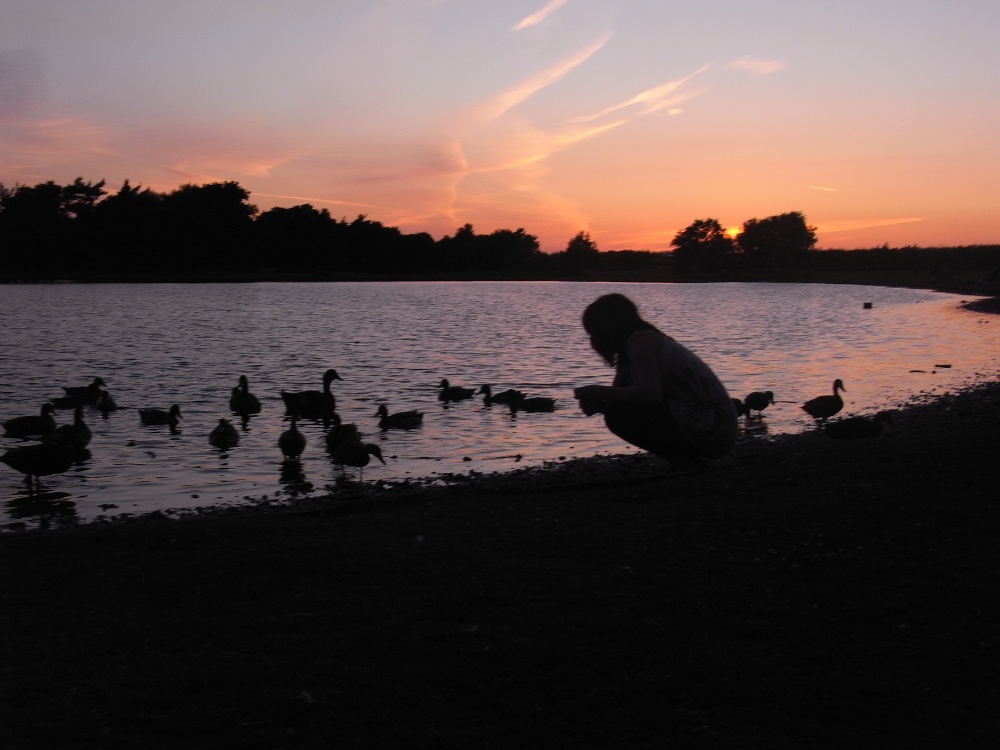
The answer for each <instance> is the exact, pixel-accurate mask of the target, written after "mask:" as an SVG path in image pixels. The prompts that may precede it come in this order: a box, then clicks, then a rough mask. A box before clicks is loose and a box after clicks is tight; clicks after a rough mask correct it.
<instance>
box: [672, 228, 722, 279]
mask: <svg viewBox="0 0 1000 750" xmlns="http://www.w3.org/2000/svg"><path fill="white" fill-rule="evenodd" d="M670 244H671V246H672V247H673V248H674V253H673V257H674V268H675V269H676V270H678V271H690V270H693V269H697V270H700V271H717V270H719V269H720V268H722V267H723V265H724V264H725V261H726V256H727V255H729V253H730V252H731V251H732V249H733V241H732V240H731V239H730V238H729V235H727V234H726V232H725V230H724V229H723V228H722V225H721V224H719V222H718V220H717V219H696V220H695V221H694V222H693V223H692V224H691V225H690V226H688V227H687V228H686V229H683V230H681V231H680V232H678V233H677V234H676V235H675V236H674V239H673V241H672V242H671V243H670Z"/></svg>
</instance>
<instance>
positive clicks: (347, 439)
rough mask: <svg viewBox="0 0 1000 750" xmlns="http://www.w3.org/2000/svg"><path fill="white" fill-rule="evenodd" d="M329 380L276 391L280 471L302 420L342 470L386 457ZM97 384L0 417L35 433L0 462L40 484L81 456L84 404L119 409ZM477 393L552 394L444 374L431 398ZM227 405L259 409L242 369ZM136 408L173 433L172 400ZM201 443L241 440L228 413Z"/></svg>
mask: <svg viewBox="0 0 1000 750" xmlns="http://www.w3.org/2000/svg"><path fill="white" fill-rule="evenodd" d="M335 380H343V378H341V377H340V375H339V374H338V373H337V371H336V370H334V369H333V368H330V369H328V370H326V372H324V373H323V378H322V388H321V389H319V390H303V391H285V390H282V391H281V392H280V395H281V400H282V402H283V403H284V406H285V415H286V417H287V418H288V420H289V425H288V428H287V429H286V430H284V431H283V432H282V433H281V434H280V435H279V437H278V449H279V450H280V451H281V456H282V460H283V467H284V468H286V469H287V468H288V466H287V465H288V464H292V463H297V462H298V461H299V460H300V459H301V457H302V454H303V452H304V451H305V449H306V442H307V441H306V436H305V435H304V434H303V433H302V432H301V431H300V430H299V426H298V425H299V422H300V421H301V420H303V419H305V420H310V421H316V422H321V423H323V425H324V428H325V430H326V432H325V443H326V449H327V451H328V452H329V454H330V456H331V457H332V459H333V462H334V463H335V464H336V465H338V466H340V467H342V469H343V472H344V474H343V476H346V471H347V467H352V468H357V469H359V472H360V474H359V476H360V477H361V478H362V479H363V472H364V467H365V466H367V465H368V464H369V463H370V462H371V460H372V459H373V458H374V459H377V460H378V461H381V462H382V463H383V464H385V458H384V457H383V455H382V452H381V449H380V448H379V446H378V445H376V444H375V443H369V442H365V441H364V440H363V438H362V434H361V431H360V430H359V429H358V427H357V425H355V424H348V423H344V422H343V420H342V419H341V417H340V415H339V414H338V413H337V411H336V409H337V399H336V397H335V396H334V394H333V392H332V390H331V385H332V383H333V381H335ZM104 386H105V383H104V380H103V379H101V378H95V379H94V380H93V381H92V382H91V383H89V384H87V385H85V386H67V387H64V388H63V393H64V395H62V396H59V397H57V398H53V399H51V400H49V401H46V402H45V403H44V404H42V406H41V409H40V411H39V413H38V414H32V415H26V416H20V417H14V418H12V419H8V420H6V421H5V422H3V423H2V426H3V432H4V436H5V437H16V438H24V439H27V438H37V439H38V440H39V442H37V443H33V444H30V445H19V446H16V447H13V448H10V449H9V450H8V451H6V452H5V453H4V454H3V455H0V463H6V464H7V465H8V466H10V467H11V468H12V469H14V470H15V471H19V472H21V473H22V474H24V475H25V482H26V484H27V485H28V488H29V490H32V489H33V488H38V487H40V482H41V480H40V478H41V477H43V476H50V475H53V474H60V473H62V472H65V471H67V470H69V468H70V467H71V466H72V465H73V464H74V463H78V462H80V461H82V460H85V459H86V458H88V457H89V455H90V454H89V451H88V450H87V445H88V444H89V442H90V439H91V431H90V428H89V427H88V426H87V424H86V422H85V421H84V418H83V409H84V407H92V408H94V409H97V410H99V411H101V412H103V413H104V414H105V415H107V413H108V412H110V411H115V410H118V409H119V407H118V405H117V404H116V403H115V402H114V400H113V399H112V398H111V396H110V394H109V393H108V392H107V390H105V388H104ZM480 394H481V395H482V396H483V403H484V405H486V406H491V405H492V404H505V405H507V406H508V407H509V408H510V411H511V414H512V415H516V414H517V412H519V411H524V412H546V411H553V410H554V409H555V399H553V398H548V397H544V396H527V395H525V393H524V392H522V391H518V390H514V389H510V390H506V391H503V392H500V393H496V394H494V393H493V392H492V390H491V388H490V386H489V385H483V386H481V387H480V388H478V389H476V388H464V387H460V386H452V385H450V384H449V382H448V380H447V379H442V380H441V383H440V391H439V393H438V400H439V401H442V402H444V403H445V404H449V403H450V402H453V401H462V400H466V399H471V398H473V397H474V396H476V395H480ZM70 408H72V409H73V410H74V420H73V422H72V423H69V424H64V425H58V426H57V424H56V420H55V416H54V413H55V412H56V411H57V410H59V409H70ZM229 409H230V411H231V412H232V413H233V414H235V415H237V416H239V417H240V418H241V419H242V420H243V423H244V425H245V424H246V421H247V420H248V419H249V417H250V416H252V415H254V414H259V413H260V412H261V402H260V399H258V398H257V396H255V395H254V394H253V393H252V392H251V391H250V384H249V381H248V379H247V377H246V375H241V376H240V377H239V381H238V383H237V385H236V386H235V387H233V389H232V390H231V392H230V396H229ZM137 412H138V414H139V423H140V425H142V426H166V427H168V428H169V430H170V432H172V433H175V432H176V431H177V429H178V425H179V424H180V421H181V420H182V419H183V416H182V414H181V408H180V406H179V405H178V404H173V405H172V406H170V407H168V408H141V409H137ZM374 416H375V418H376V419H377V420H378V426H379V429H380V430H382V431H385V430H397V429H401V430H410V429H414V428H417V427H420V426H421V424H422V423H423V418H424V414H423V412H421V411H419V410H417V409H412V410H409V411H399V412H390V411H389V409H388V407H387V406H386V405H385V404H380V405H379V407H378V410H377V412H376V413H375V415H374ZM208 442H209V444H211V445H212V446H214V447H216V448H219V449H221V450H226V449H229V448H233V447H235V446H236V445H238V444H239V442H240V431H239V430H238V429H237V428H236V426H235V425H233V423H232V422H231V421H230V420H229V419H226V418H220V419H219V422H218V424H217V425H215V427H213V429H212V430H211V432H210V433H209V435H208Z"/></svg>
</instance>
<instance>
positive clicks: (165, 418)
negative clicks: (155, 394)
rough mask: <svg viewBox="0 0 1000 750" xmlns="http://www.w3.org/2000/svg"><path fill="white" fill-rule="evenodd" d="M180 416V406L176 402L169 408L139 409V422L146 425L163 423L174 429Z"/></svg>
mask: <svg viewBox="0 0 1000 750" xmlns="http://www.w3.org/2000/svg"><path fill="white" fill-rule="evenodd" d="M181 418H182V417H181V407H180V406H178V405H177V404H174V405H173V406H171V407H170V408H169V409H139V423H140V424H142V425H145V426H147V427H150V426H153V425H161V424H165V425H170V429H171V430H175V429H177V422H178V420H180V419H181Z"/></svg>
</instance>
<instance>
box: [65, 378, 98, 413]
mask: <svg viewBox="0 0 1000 750" xmlns="http://www.w3.org/2000/svg"><path fill="white" fill-rule="evenodd" d="M102 385H104V381H103V380H101V379H100V378H94V379H93V380H92V381H91V382H90V383H88V384H87V385H73V386H65V385H64V386H63V392H64V393H65V394H66V396H65V398H66V399H75V400H76V401H77V402H78V403H79V404H90V405H91V406H92V405H94V404H96V403H97V397H98V396H99V395H100V393H101V386H102ZM76 405H77V404H76V403H74V404H72V406H76Z"/></svg>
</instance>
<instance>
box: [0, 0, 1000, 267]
mask: <svg viewBox="0 0 1000 750" xmlns="http://www.w3.org/2000/svg"><path fill="white" fill-rule="evenodd" d="M998 29H1000V1H998V0H937V1H930V0H907V1H906V2H899V1H898V0H837V1H836V2H833V1H831V2H819V1H818V0H758V1H755V2H750V0H728V1H724V0H704V1H702V2H686V3H680V2H670V1H669V0H551V2H550V1H548V0H503V2H498V1H495V0H281V2H277V1H276V0H170V1H169V2H163V1H162V0H157V1H156V2H153V1H152V0H0V183H3V184H4V185H5V186H7V187H12V186H14V185H15V184H27V185H34V184H36V183H38V182H44V181H47V180H55V181H57V182H60V183H65V182H71V181H72V180H73V179H74V178H76V177H78V176H79V177H83V178H84V179H86V180H91V181H97V180H100V179H105V180H107V183H108V185H107V187H108V188H109V189H111V190H117V189H118V187H120V185H121V183H122V181H124V180H125V179H129V180H130V181H131V183H132V184H133V185H136V184H141V185H143V186H144V187H149V188H152V189H153V190H156V191H157V192H169V191H172V190H174V189H176V188H177V187H179V186H180V185H183V184H186V183H193V184H204V183H207V182H214V181H225V180H235V181H237V182H239V183H240V184H241V185H242V186H243V187H244V188H245V189H247V190H248V191H250V193H251V202H252V203H254V204H255V205H257V206H258V207H259V208H260V209H261V210H266V209H268V208H271V207H273V206H292V205H296V204H300V203H311V204H312V205H313V206H315V207H316V208H327V209H329V211H330V213H331V214H332V215H333V216H334V217H336V218H341V217H346V218H347V219H348V220H350V219H353V218H354V217H355V216H357V215H358V214H361V213H363V214H367V216H368V218H369V219H374V220H377V221H381V222H383V223H385V224H388V225H391V226H397V227H399V228H400V229H402V230H403V231H405V232H419V231H426V232H429V233H430V234H431V235H433V237H434V238H435V239H439V238H440V237H442V236H443V235H445V234H453V233H454V232H455V230H456V229H457V228H458V227H460V226H462V225H464V224H466V223H470V224H472V225H473V227H474V229H475V231H476V232H477V233H479V234H486V233H489V232H492V231H494V230H496V229H517V228H523V229H524V230H525V231H527V232H528V233H530V234H534V235H536V236H537V237H538V238H539V240H540V242H541V244H542V249H543V250H546V251H558V250H563V249H565V247H566V244H567V242H568V241H569V239H570V238H571V237H572V236H573V235H575V234H576V233H577V232H579V231H581V230H583V231H588V232H589V233H590V234H591V237H592V238H593V240H594V241H595V242H596V243H597V245H598V247H599V248H600V249H601V250H620V249H637V250H662V249H666V248H667V247H669V244H670V241H671V239H673V237H674V235H675V234H676V233H677V232H678V231H680V230H681V229H683V228H684V227H686V226H687V225H689V224H690V223H691V222H692V221H694V220H695V219H704V218H715V219H718V220H719V221H720V222H721V223H722V224H723V226H727V227H732V226H739V225H740V224H742V223H743V222H744V221H746V220H748V219H751V218H764V217H766V216H772V215H775V214H780V213H786V212H789V211H800V212H802V213H803V214H804V215H805V216H806V219H807V221H808V223H810V224H811V225H814V226H815V227H817V230H818V232H817V234H818V237H819V246H820V247H823V248H858V247H873V246H877V245H882V244H883V243H888V244H889V245H890V246H893V247H896V246H904V245H920V246H955V245H969V244H997V243H1000V44H997V34H998Z"/></svg>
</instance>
